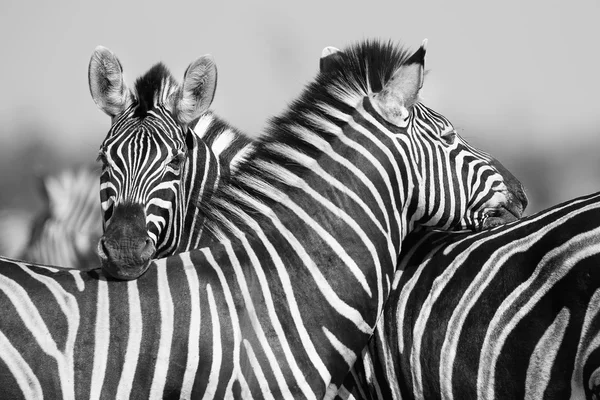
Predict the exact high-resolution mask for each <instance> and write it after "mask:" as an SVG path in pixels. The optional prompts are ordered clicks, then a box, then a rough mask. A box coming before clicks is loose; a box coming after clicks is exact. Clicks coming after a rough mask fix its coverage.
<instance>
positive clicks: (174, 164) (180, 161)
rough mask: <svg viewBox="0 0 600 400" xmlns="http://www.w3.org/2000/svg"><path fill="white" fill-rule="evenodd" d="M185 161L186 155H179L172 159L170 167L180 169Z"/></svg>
mask: <svg viewBox="0 0 600 400" xmlns="http://www.w3.org/2000/svg"><path fill="white" fill-rule="evenodd" d="M184 160H185V155H183V154H177V155H176V156H175V157H173V158H172V159H171V161H169V166H170V167H171V168H174V169H179V167H180V166H181V164H183V161H184Z"/></svg>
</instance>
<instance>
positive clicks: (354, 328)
mask: <svg viewBox="0 0 600 400" xmlns="http://www.w3.org/2000/svg"><path fill="white" fill-rule="evenodd" d="M346 51H347V55H346V56H345V57H346V58H342V59H341V63H340V71H339V75H335V74H334V73H333V72H329V73H327V74H326V75H319V76H318V77H317V78H316V81H315V82H314V83H312V84H311V85H309V86H308V88H307V89H306V91H305V93H304V95H303V96H301V97H300V99H299V100H297V101H296V102H295V103H294V104H293V105H292V106H290V109H289V110H288V111H287V112H286V113H285V114H284V115H283V116H281V117H278V118H276V119H274V120H273V121H272V122H271V123H270V128H269V129H268V130H267V133H266V134H265V136H263V137H262V138H261V139H260V140H258V141H255V142H253V143H252V147H251V150H252V151H251V152H248V153H246V155H245V157H244V159H243V160H240V162H239V164H233V167H234V169H235V173H231V174H229V176H228V178H227V182H226V184H222V183H220V184H219V185H218V186H217V190H214V191H212V193H211V191H209V190H207V191H206V192H204V191H200V190H199V191H198V192H199V193H206V194H207V195H210V198H208V199H204V198H203V199H202V201H200V203H201V204H202V206H201V208H198V210H199V212H200V211H201V212H202V214H203V215H205V217H206V225H207V227H208V228H209V229H210V232H211V235H212V236H213V237H214V239H213V240H214V242H213V243H212V244H211V245H210V247H203V248H200V249H197V250H194V251H191V252H183V253H179V254H178V255H173V256H170V257H167V258H163V259H159V260H156V261H153V262H152V264H151V265H152V267H151V268H145V271H138V272H144V273H143V274H140V275H139V276H136V277H135V278H137V279H131V280H129V281H123V280H120V279H115V277H114V276H113V275H111V274H107V273H106V269H103V270H93V271H73V270H62V269H58V268H54V269H52V268H44V267H42V266H35V265H34V266H30V265H26V264H23V263H18V262H16V261H7V260H4V261H3V262H2V264H3V265H2V268H0V310H1V312H2V314H1V315H2V318H1V319H0V359H1V360H2V363H0V372H1V373H0V386H2V387H3V395H4V394H6V396H7V397H11V398H18V397H22V396H24V397H27V398H39V397H42V396H43V395H46V396H47V397H62V398H88V397H93V398H96V397H100V396H102V397H107V398H128V397H132V396H135V397H139V398H192V397H194V398H199V397H203V396H204V397H207V398H224V397H227V396H230V397H244V398H246V397H262V398H299V397H306V398H322V397H324V396H325V395H327V396H333V395H334V394H335V392H336V391H337V387H338V386H339V384H341V383H342V381H343V379H344V377H345V375H346V373H347V372H348V370H349V367H350V365H352V364H353V362H354V360H355V359H356V355H357V354H358V353H359V352H360V350H361V349H362V348H363V347H364V346H365V345H366V343H367V340H368V338H369V337H370V335H371V333H372V331H373V328H374V326H375V322H376V320H377V317H378V315H379V314H380V313H381V312H382V310H383V302H384V299H385V297H386V296H387V293H388V292H389V290H390V286H391V279H392V275H393V273H394V271H395V267H396V260H397V257H398V254H399V251H400V244H401V242H402V239H403V237H404V236H405V235H406V234H407V233H408V232H410V231H411V230H412V228H413V227H415V226H420V225H432V226H437V227H441V228H444V229H445V228H450V227H463V226H468V227H476V228H483V227H490V226H493V225H495V224H498V223H501V222H503V220H510V219H514V218H516V216H513V215H512V213H514V214H517V215H520V213H521V210H522V208H523V207H524V203H525V201H524V200H523V198H524V194H523V193H522V188H521V187H520V184H519V185H517V184H515V182H516V180H514V181H511V180H510V179H514V178H512V177H511V176H508V178H507V175H505V174H504V173H503V172H502V171H498V169H497V167H496V165H495V164H494V163H495V161H492V159H491V158H490V157H489V156H487V155H485V154H484V153H480V152H478V151H475V150H474V149H472V148H471V147H469V146H468V145H466V144H465V143H464V142H463V141H462V139H460V138H459V137H458V136H456V135H455V133H454V131H453V128H452V126H451V125H450V123H449V122H448V121H447V120H446V119H445V118H443V117H442V116H441V115H439V114H437V113H435V112H434V111H432V110H429V109H427V108H426V107H425V106H424V105H422V104H420V103H413V102H414V101H415V96H416V92H417V91H418V89H419V88H420V81H421V79H422V70H423V57H424V53H425V49H424V47H421V48H420V49H419V50H417V52H416V53H415V54H413V55H412V56H411V55H410V54H409V53H407V52H406V51H405V50H401V49H399V48H398V47H395V46H393V45H391V44H383V43H380V42H366V43H359V44H357V45H354V46H352V47H350V48H349V49H348V50H345V52H346ZM100 53H101V54H104V55H107V54H108V55H109V58H108V59H103V58H101V57H100V58H99V59H98V61H100V62H99V65H102V66H103V68H104V71H105V72H107V71H108V72H109V73H110V74H111V75H110V79H106V80H104V84H105V85H104V86H102V85H99V86H98V87H103V88H104V90H107V89H108V93H113V94H114V93H117V94H118V93H121V94H122V93H131V92H129V91H128V90H127V89H123V87H122V86H120V87H117V88H116V90H113V89H115V88H114V87H112V86H111V84H112V83H114V82H121V83H122V76H121V75H120V74H119V77H117V78H116V79H115V75H114V72H115V71H119V72H120V71H121V68H120V63H118V61H117V62H116V63H113V62H111V60H113V61H114V60H116V58H113V56H112V53H106V51H104V50H103V49H101V50H100ZM344 54H346V53H344ZM92 60H94V58H93V59H92ZM206 61H207V60H206V59H205V58H204V59H201V62H199V63H192V66H191V67H190V68H189V69H188V71H187V73H186V77H189V76H192V77H194V79H196V80H201V81H202V82H203V83H204V84H205V83H206V82H208V81H207V80H205V79H204V78H205V77H204V75H198V74H197V72H198V71H197V70H196V69H195V68H194V65H201V66H202V67H203V68H204V67H206V66H207V65H210V64H211V63H208V64H207V63H206ZM115 67H118V68H117V69H115ZM151 71H152V70H151ZM96 72H97V71H96ZM94 74H95V72H92V73H91V74H90V75H94ZM190 74H191V75H190ZM365 74H366V75H365ZM152 76H154V77H156V75H152ZM169 76H170V75H169ZM215 76H216V74H215ZM166 81H167V82H170V80H169V79H167V80H166ZM107 82H112V83H111V84H108V85H107V84H106V83H107ZM155 82H156V81H155ZM389 82H392V84H391V86H390V84H388V83H389ZM159 83H160V85H159V88H161V90H158V91H156V92H155V94H157V96H160V98H166V99H167V100H170V101H171V100H172V101H173V102H174V103H175V104H183V105H184V106H185V110H189V109H195V108H196V106H197V104H196V103H190V102H186V101H184V102H183V103H182V99H181V98H180V97H179V94H181V93H183V94H185V93H187V92H192V93H196V94H198V93H200V91H199V90H195V89H194V90H192V89H191V88H190V87H189V85H187V86H186V83H189V80H188V79H186V78H184V83H183V85H182V86H181V87H177V88H171V89H173V90H172V91H171V90H163V89H167V88H166V87H165V86H163V84H164V83H165V80H164V79H163V80H160V82H159ZM180 89H181V90H180ZM209 91H210V89H209ZM92 93H94V90H92ZM136 93H137V94H138V95H139V93H140V91H139V90H136ZM402 93H404V94H402ZM400 95H402V97H401V98H400V97H398V96H400ZM162 96H165V97H162ZM391 96H396V97H395V98H396V101H395V102H392V101H391V100H390V99H389V97H391ZM125 97H127V96H125ZM151 97H152V98H154V96H151ZM119 98H120V97H114V96H113V97H110V96H109V99H110V100H111V101H107V102H101V104H103V105H105V106H106V109H111V108H110V107H116V106H117V105H122V103H121V102H119V101H118V100H119ZM121 99H122V98H121ZM128 99H129V100H131V98H129V97H128ZM136 102H137V103H136ZM141 103H142V101H140V100H135V101H134V100H131V104H128V103H127V102H125V104H128V105H127V108H126V110H130V111H132V112H134V113H135V111H133V110H134V109H135V107H136V104H141ZM145 104H146V105H147V104H148V103H145ZM349 104H352V107H351V106H350V105H349ZM398 105H401V106H400V107H398V108H396V109H394V107H396V106H398ZM204 106H206V103H205V102H204V103H203V107H204ZM384 106H385V107H384ZM406 106H408V107H406ZM112 110H113V111H114V110H115V109H114V108H112ZM377 110H383V111H381V114H380V112H378V111H377ZM179 111H181V110H179ZM179 111H174V110H171V111H168V112H167V111H165V114H163V115H165V116H177V115H179V114H180V112H179ZM126 112H128V111H126ZM147 112H148V113H149V114H151V115H154V116H155V115H158V114H157V113H158V111H153V110H147ZM383 113H385V114H383ZM184 115H187V114H184ZM187 117H188V119H189V117H190V116H189V115H187ZM177 118H180V117H177ZM386 118H387V119H386ZM388 119H389V120H391V121H392V122H394V124H392V123H390V122H389V121H388ZM426 119H429V121H430V123H429V124H427V125H426V124H425V121H426ZM191 121H192V123H193V122H194V121H193V119H192V120H191ZM150 122H155V121H150ZM150 122H148V123H150ZM120 123H126V121H123V120H122V119H120V117H119V116H118V115H117V116H115V117H114V121H113V127H112V128H111V130H112V129H114V127H115V126H116V125H117V124H120ZM395 124H397V125H401V126H400V127H398V126H396V125H395ZM365 127H367V128H368V129H366V128H365ZM417 127H418V128H419V132H420V133H418V132H417V129H416V128H417ZM308 128H310V130H309V129H308ZM426 128H428V129H426ZM186 133H187V135H186V140H187V142H188V143H190V142H191V143H194V142H195V143H198V144H202V145H203V146H205V147H206V144H205V143H204V142H203V141H202V140H201V138H198V137H196V136H195V134H194V133H193V132H189V131H187V132H186ZM405 136H408V138H407V137H405ZM171 138H173V136H171ZM293 139H295V140H293ZM417 140H419V141H420V142H424V146H425V144H426V145H427V146H428V147H417V146H416V144H417ZM342 145H343V146H345V147H348V148H347V149H345V150H346V151H345V152H343V153H340V152H341V149H340V147H341V146H342ZM103 146H104V145H103ZM117 147H118V146H117ZM102 149H103V150H104V152H103V153H101V157H100V158H101V159H103V158H105V161H106V163H107V164H108V165H107V166H105V167H104V171H103V176H108V177H110V178H111V179H109V180H108V181H106V180H105V181H103V180H102V178H101V192H102V191H104V192H105V193H106V192H108V193H110V192H115V197H117V196H119V193H117V189H119V188H122V187H133V186H132V184H131V183H130V182H129V181H127V180H125V182H126V185H125V186H119V185H116V184H114V183H113V182H112V181H113V180H114V179H115V178H114V177H115V176H119V174H121V173H122V172H121V171H119V170H117V168H116V165H118V164H117V159H116V158H115V154H116V155H118V154H119V150H118V148H114V149H112V150H114V152H111V151H110V148H108V149H107V148H106V147H103V148H102ZM402 149H404V150H402ZM406 149H408V150H409V151H408V152H407V151H406ZM433 149H436V150H437V151H439V152H441V153H442V152H443V153H444V154H446V156H445V158H446V160H451V161H452V162H453V163H456V166H455V168H456V169H460V171H461V172H464V175H463V173H460V174H456V176H455V175H453V174H451V173H450V172H454V171H453V170H452V169H451V168H448V170H446V169H444V168H446V167H445V166H442V165H438V168H440V171H441V172H438V173H439V176H437V177H436V180H435V181H434V183H436V184H437V185H438V186H439V187H437V186H436V187H435V188H433V187H432V186H433V183H432V178H433V177H432V176H431V175H432V174H433V173H434V171H433V170H432V168H433V165H434V160H433V159H432V158H431V156H432V154H433V153H432V151H433ZM106 150H109V151H106ZM401 150H402V151H401ZM122 154H124V153H123V152H121V155H122ZM153 154H155V156H156V155H157V153H153ZM340 154H342V155H343V156H344V157H342V156H341V155H340ZM179 155H180V153H179V152H178V153H174V152H170V153H167V156H166V157H165V158H164V160H163V166H164V167H165V168H164V169H165V171H164V174H165V175H166V174H175V171H176V170H177V167H176V165H175V164H178V165H179V167H180V168H181V167H185V166H187V165H189V164H190V158H189V157H190V156H187V157H186V159H181V158H180V157H178V156H179ZM319 155H320V158H319V159H318V161H315V162H309V161H310V160H317V156H319ZM409 155H410V156H413V157H417V158H418V160H419V163H418V165H417V166H418V168H413V169H410V168H407V169H406V170H404V169H402V170H400V168H399V167H398V166H397V164H398V162H400V161H403V162H404V161H408V160H409V159H410V158H408V156H409ZM450 155H451V156H452V157H451V156H450ZM292 156H293V157H294V158H292ZM204 157H205V160H204V161H205V162H206V160H209V158H210V160H209V161H211V160H212V161H211V162H214V161H215V160H216V161H217V162H218V159H217V157H216V156H210V154H209V152H206V151H205V155H204ZM440 157H441V155H440ZM175 158H180V159H179V160H178V161H175V162H173V161H174V159H175ZM347 159H349V160H350V161H351V162H346V161H345V160H347ZM134 161H135V160H134ZM448 162H450V161H448ZM132 164H133V165H134V166H135V165H136V163H135V162H133V163H132ZM336 164H341V166H340V167H339V168H335V166H336ZM467 164H468V167H467ZM449 165H452V164H449ZM462 168H464V171H463V169H462ZM451 170H452V171H451ZM210 171H217V172H214V176H221V175H220V173H219V172H218V169H214V168H211V169H210V170H209V172H210ZM348 171H350V172H351V173H352V174H351V176H350V177H348V176H344V175H348V174H349V173H348ZM135 172H141V171H139V170H138V171H135ZM143 172H149V173H150V174H151V173H152V171H150V170H149V169H147V168H144V169H143ZM436 172H437V171H436ZM211 173H212V172H211ZM162 174H163V171H161V173H160V175H162ZM179 175H184V176H187V175H185V174H182V173H181V172H180V173H179ZM206 175H207V174H204V175H203V176H206ZM134 176H135V174H132V177H134ZM509 178H510V179H509ZM190 179H191V178H190ZM203 179H204V178H203ZM353 179H355V180H353ZM446 179H447V181H446ZM454 179H456V181H454ZM215 180H216V178H215V179H212V180H211V181H210V182H211V185H212V184H213V183H212V182H214V181H215ZM351 183H352V184H353V185H354V187H353V189H354V190H355V191H356V192H357V193H354V192H352V191H350V190H349V188H348V186H349V185H350V184H351ZM135 187H137V188H141V186H140V185H137V184H136V185H135ZM164 187H165V185H163V186H158V188H159V189H155V192H156V190H162V189H161V188H164ZM457 187H459V188H460V189H461V190H460V191H457V194H456V195H457V197H456V198H454V197H452V196H450V193H448V192H450V190H457V189H456V188H457ZM374 188H378V189H379V190H378V191H375V190H372V189H374ZM388 188H389V189H388ZM407 188H408V189H413V188H418V189H419V191H418V192H417V193H413V194H411V193H407V192H406V189H407ZM428 188H429V190H427V189H428ZM434 189H435V192H436V193H431V192H433V191H434ZM386 190H387V191H386ZM442 190H443V191H444V193H443V195H444V196H443V197H440V193H437V192H439V191H442ZM483 192H486V193H483ZM488 192H489V193H488ZM358 194H360V196H358ZM136 195H137V196H141V192H139V191H138V193H137V194H136ZM104 196H105V197H104V199H103V201H104V204H103V211H104V212H106V211H108V210H109V208H110V207H106V202H107V201H108V200H107V199H108V198H109V197H110V196H107V195H106V194H105V195H104ZM326 196H327V197H326ZM101 197H102V196H101ZM290 199H294V201H293V202H292V201H291V200H290ZM309 199H315V200H314V201H312V202H309V201H308V200H309ZM452 199H455V200H452ZM236 201H237V203H236ZM156 203H157V201H156V200H154V202H151V205H150V207H151V206H152V205H153V204H156ZM303 203H305V204H303ZM367 203H368V204H369V205H368V206H367ZM120 205H122V206H124V207H125V206H126V207H125V208H126V210H125V211H126V212H123V214H125V216H126V217H127V218H129V219H130V220H136V221H137V220H138V219H139V212H136V209H135V207H134V206H135V204H132V201H129V202H128V203H119V204H116V205H114V207H113V208H114V211H113V212H112V215H113V217H112V218H115V217H116V216H117V214H118V213H120V212H121V211H119V206H120ZM403 205H404V206H403ZM456 209H459V210H461V211H460V215H455V213H456ZM175 212H176V211H175ZM348 215H352V216H353V217H354V218H356V219H357V220H356V221H355V220H354V219H351V218H349V217H348ZM465 215H466V216H465ZM326 217H329V218H328V219H325V218H326ZM112 218H111V219H110V220H109V221H108V223H107V224H106V225H107V227H106V229H107V231H108V230H109V229H110V226H111V225H112V224H113V223H114V222H113V221H112ZM359 223H360V224H361V226H358V224H359ZM123 228H127V226H123ZM171 229H174V228H171ZM157 232H158V231H157ZM157 237H161V236H160V234H159V235H157ZM158 243H160V242H158V241H157V244H158ZM350 243H352V245H351V246H350ZM104 245H105V244H104ZM142 245H143V246H145V243H142ZM101 246H103V244H102V242H101V243H100V246H99V247H101ZM159 246H160V244H158V245H156V247H157V248H159ZM344 246H346V247H347V248H345V247H344ZM292 265H293V266H294V267H293V268H292V267H291V266H292ZM117 275H118V274H117ZM129 277H130V276H127V278H129ZM116 278H121V276H117V277H116ZM296 282H301V284H297V285H296V284H295V283H296ZM292 283H294V284H292ZM349 289H352V290H349Z"/></svg>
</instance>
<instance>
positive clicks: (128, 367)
mask: <svg viewBox="0 0 600 400" xmlns="http://www.w3.org/2000/svg"><path fill="white" fill-rule="evenodd" d="M127 294H128V298H129V337H128V339H127V350H126V351H125V361H124V362H123V371H122V372H121V379H120V380H119V386H118V387H117V399H128V398H129V397H130V396H131V388H132V387H133V379H134V377H135V372H136V370H137V367H138V362H139V356H140V347H141V344H142V335H143V329H144V327H143V321H142V308H141V305H140V294H139V291H138V284H137V280H132V281H129V282H127Z"/></svg>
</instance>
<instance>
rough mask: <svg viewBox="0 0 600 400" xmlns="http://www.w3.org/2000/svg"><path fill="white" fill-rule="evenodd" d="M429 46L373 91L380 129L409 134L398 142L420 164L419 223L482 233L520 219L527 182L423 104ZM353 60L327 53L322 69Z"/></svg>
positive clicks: (336, 67)
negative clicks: (388, 127)
mask: <svg viewBox="0 0 600 400" xmlns="http://www.w3.org/2000/svg"><path fill="white" fill-rule="evenodd" d="M426 45H427V40H424V41H423V44H422V45H421V47H420V48H419V49H418V50H417V51H416V52H415V53H414V54H413V55H412V56H411V57H410V58H409V59H408V60H407V61H406V62H405V63H404V64H403V65H402V66H401V67H400V68H399V69H398V70H396V71H395V72H394V73H393V76H392V77H391V79H389V80H388V81H387V84H386V85H385V87H383V88H370V89H371V90H372V94H371V98H370V100H371V104H372V107H373V108H374V109H375V110H376V111H377V112H378V113H379V114H380V115H381V116H382V117H383V121H380V123H383V124H385V123H390V124H392V125H394V126H396V127H399V128H401V129H402V130H403V131H404V132H402V133H401V134H399V135H397V139H398V140H399V141H401V142H406V143H408V144H409V146H410V147H411V148H412V151H413V154H414V156H415V160H417V163H418V168H417V169H416V170H417V171H419V170H420V173H419V174H418V175H419V176H418V179H417V180H418V182H419V188H418V190H419V192H420V193H419V196H418V198H419V201H418V202H419V205H417V207H418V208H420V211H419V212H417V213H415V215H417V216H418V217H417V218H418V219H416V220H415V221H414V222H416V223H418V224H420V225H422V226H435V227H436V228H440V229H444V230H447V229H455V230H460V229H469V230H481V229H488V228H492V227H494V226H498V225H502V224H504V223H507V222H512V221H514V220H517V219H519V218H520V217H521V215H522V213H523V211H524V210H525V208H526V207H527V203H528V201H527V196H526V195H525V191H524V188H523V185H522V184H521V182H520V181H519V180H518V179H517V178H515V177H514V176H513V175H512V174H511V173H510V172H509V171H508V170H507V169H506V168H505V167H504V166H503V165H502V164H501V163H500V162H499V161H498V160H496V159H495V158H493V157H492V156H491V155H489V154H487V153H485V152H483V151H481V150H478V149H476V148H474V147H473V146H471V145H469V144H468V143H467V142H466V141H465V140H464V139H463V138H462V137H461V136H460V135H459V134H458V133H457V131H456V129H455V128H454V126H453V125H452V123H451V122H450V121H449V120H448V119H447V118H446V117H444V116H443V115H441V114H439V113H437V112H435V111H434V110H432V109H430V108H428V107H426V106H425V105H424V104H422V103H421V102H420V101H419V91H420V89H421V88H422V86H423V80H424V64H425V53H426ZM348 59H349V57H348V56H347V55H346V54H345V53H344V52H343V51H341V50H339V49H337V48H335V47H331V46H329V47H325V48H324V49H323V51H322V53H321V59H320V63H319V67H320V70H321V72H322V73H325V74H327V73H335V71H336V70H339V69H340V67H341V66H344V65H345V63H347V60H348ZM346 68H347V66H346ZM377 89H379V90H377ZM440 188H444V190H440ZM449 194H450V195H449Z"/></svg>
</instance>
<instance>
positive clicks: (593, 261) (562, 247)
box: [340, 193, 600, 399]
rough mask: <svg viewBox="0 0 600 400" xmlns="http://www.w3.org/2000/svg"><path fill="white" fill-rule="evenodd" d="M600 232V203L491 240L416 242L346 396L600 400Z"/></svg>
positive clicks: (562, 209)
mask: <svg viewBox="0 0 600 400" xmlns="http://www.w3.org/2000/svg"><path fill="white" fill-rule="evenodd" d="M599 221H600V193H596V194H593V195H589V196H585V197H581V198H578V199H574V200H572V201H569V202H566V203H564V204H561V205H558V206H555V207H553V208H551V209H549V210H547V211H543V212H540V213H538V214H536V215H532V216H528V217H526V218H523V219H522V220H520V221H518V222H513V223H510V224H507V225H505V226H502V227H498V228H495V229H492V230H489V231H484V232H479V233H470V234H469V233H466V234H465V233H445V232H429V233H415V234H413V235H411V236H409V237H408V238H407V239H406V241H405V249H406V251H405V252H403V253H402V254H401V255H400V263H399V266H398V269H399V271H398V272H397V275H396V277H395V281H394V283H393V289H392V292H391V294H390V297H389V299H388V303H387V304H386V307H385V310H384V314H383V318H382V319H381V320H380V321H379V322H378V326H377V330H376V333H375V335H374V337H373V339H372V340H371V342H370V345H369V351H367V352H366V353H365V354H363V359H362V360H361V361H359V362H357V364H356V365H355V371H354V373H353V374H351V375H349V376H348V379H347V382H346V386H347V387H346V389H345V390H344V391H343V393H340V397H342V398H349V397H351V396H350V393H351V392H354V393H355V394H356V395H357V396H358V397H359V398H380V399H393V398H396V399H399V398H402V399H437V398H439V399H541V398H544V399H568V398H571V399H584V398H586V399H592V398H598V395H599V394H600V269H599V268H598V265H599V263H600V225H599ZM355 379H356V380H357V381H359V382H360V385H359V386H360V388H359V387H356V386H355V384H356V382H355V381H354V380H355ZM367 388H368V389H367Z"/></svg>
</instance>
